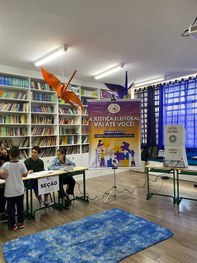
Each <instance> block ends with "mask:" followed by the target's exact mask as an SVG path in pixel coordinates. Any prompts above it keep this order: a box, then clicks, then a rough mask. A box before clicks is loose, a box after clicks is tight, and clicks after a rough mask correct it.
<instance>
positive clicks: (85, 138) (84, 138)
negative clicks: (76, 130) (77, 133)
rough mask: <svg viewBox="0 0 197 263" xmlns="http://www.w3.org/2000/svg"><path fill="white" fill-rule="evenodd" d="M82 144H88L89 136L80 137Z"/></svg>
mask: <svg viewBox="0 0 197 263" xmlns="http://www.w3.org/2000/svg"><path fill="white" fill-rule="evenodd" d="M82 143H84V144H85V143H89V136H86V135H82Z"/></svg>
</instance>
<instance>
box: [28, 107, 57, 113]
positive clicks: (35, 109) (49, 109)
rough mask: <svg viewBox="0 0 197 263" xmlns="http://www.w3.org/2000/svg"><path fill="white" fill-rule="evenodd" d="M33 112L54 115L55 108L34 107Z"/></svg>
mask: <svg viewBox="0 0 197 263" xmlns="http://www.w3.org/2000/svg"><path fill="white" fill-rule="evenodd" d="M31 111H32V112H45V113H54V107H53V106H32V107H31Z"/></svg>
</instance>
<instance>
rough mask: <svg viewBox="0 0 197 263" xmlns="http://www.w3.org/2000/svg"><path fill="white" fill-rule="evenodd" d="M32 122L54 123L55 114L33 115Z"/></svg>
mask: <svg viewBox="0 0 197 263" xmlns="http://www.w3.org/2000/svg"><path fill="white" fill-rule="evenodd" d="M31 123H32V124H54V116H42V115H32V116H31Z"/></svg>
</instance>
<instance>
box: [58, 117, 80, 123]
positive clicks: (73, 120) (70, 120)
mask: <svg viewBox="0 0 197 263" xmlns="http://www.w3.org/2000/svg"><path fill="white" fill-rule="evenodd" d="M59 124H77V119H76V118H65V117H62V116H60V117H59Z"/></svg>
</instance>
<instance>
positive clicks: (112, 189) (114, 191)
mask: <svg viewBox="0 0 197 263" xmlns="http://www.w3.org/2000/svg"><path fill="white" fill-rule="evenodd" d="M112 169H113V170H114V185H113V186H112V187H111V188H110V190H109V191H108V192H105V194H107V197H106V199H105V200H104V204H106V203H107V200H108V199H109V197H110V196H111V195H112V194H113V197H116V192H117V185H116V169H118V167H112Z"/></svg>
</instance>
